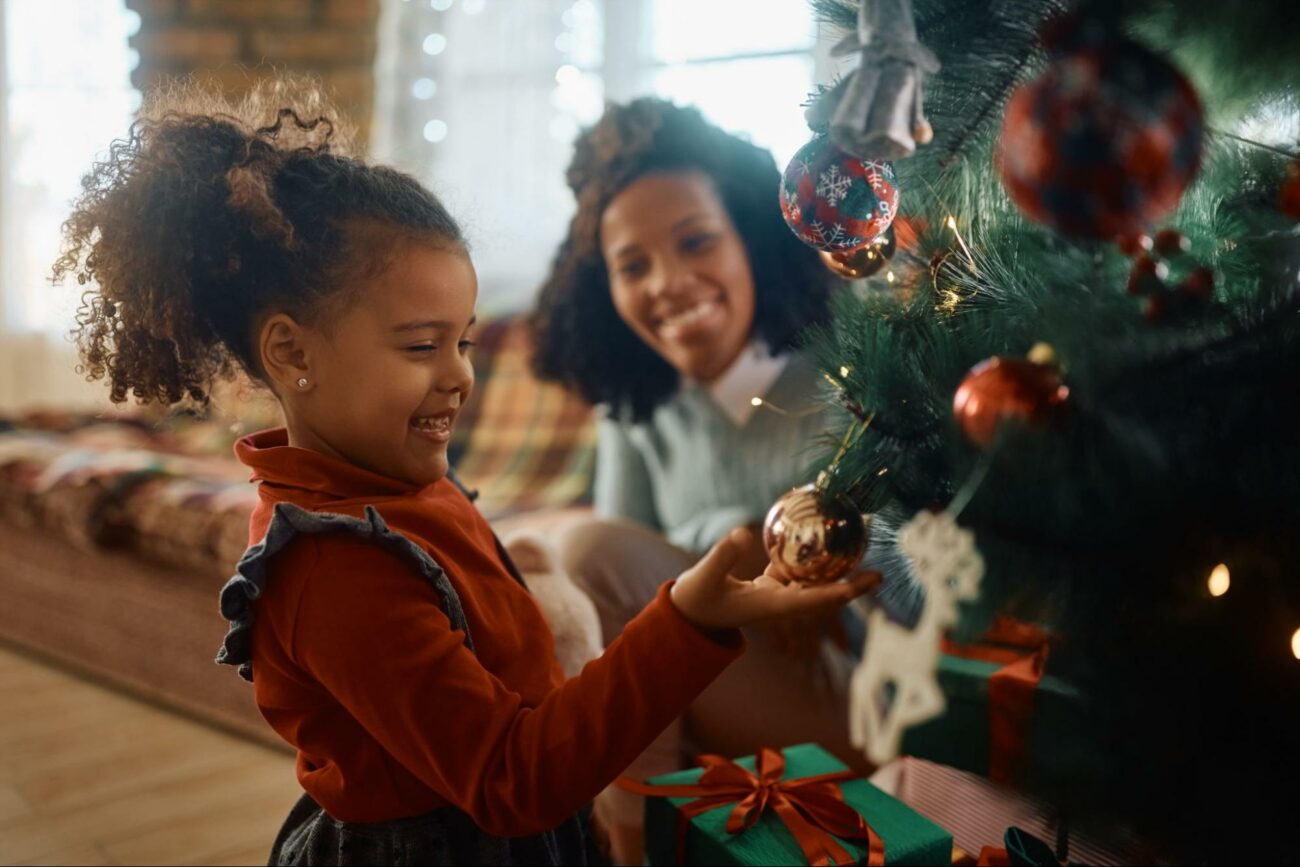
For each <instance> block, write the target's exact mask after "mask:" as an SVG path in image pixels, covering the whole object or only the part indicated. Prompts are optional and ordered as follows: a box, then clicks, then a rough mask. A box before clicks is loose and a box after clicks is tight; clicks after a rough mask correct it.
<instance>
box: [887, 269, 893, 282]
mask: <svg viewBox="0 0 1300 867" xmlns="http://www.w3.org/2000/svg"><path fill="white" fill-rule="evenodd" d="M885 279H886V280H888V281H889V282H890V283H893V282H894V279H895V278H894V272H893V271H887V272H885Z"/></svg>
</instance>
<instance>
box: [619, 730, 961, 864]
mask: <svg viewBox="0 0 1300 867" xmlns="http://www.w3.org/2000/svg"><path fill="white" fill-rule="evenodd" d="M782 755H783V756H784V757H785V772H784V774H783V776H782V778H781V779H782V780H783V781H797V780H800V779H802V778H805V777H813V776H817V775H820V774H831V773H836V772H841V771H846V770H847V768H846V766H845V765H844V764H843V763H842V762H840V761H839V760H838V759H836V758H835V757H834V756H832V755H830V754H829V753H827V752H826V751H825V750H823V749H822V748H821V747H819V746H817V745H816V744H800V745H799V746H794V747H788V748H786V749H785V750H782ZM736 764H737V765H740V766H741V767H742V768H744V769H745V770H747V771H750V772H751V773H754V772H756V765H757V762H756V759H755V757H754V756H746V757H745V758H742V759H737V760H736ZM703 773H704V769H703V768H692V769H690V770H687V771H678V772H677V773H673V774H665V775H664V776H661V777H655V778H654V779H652V780H649V781H648V783H649V785H651V786H681V785H693V784H696V783H698V782H699V780H700V777H701V776H702V775H703ZM838 785H839V788H840V791H841V793H842V794H843V800H844V803H845V804H847V805H848V806H849V807H851V808H852V809H853V810H856V811H857V812H858V813H859V814H860V815H861V816H862V817H863V818H864V819H866V821H867V824H868V825H870V827H871V829H872V830H873V831H874V832H875V833H876V834H877V835H879V837H880V839H881V841H882V842H883V843H884V850H885V863H886V864H950V863H951V862H952V835H951V834H949V833H948V832H947V831H945V830H943V829H942V828H940V827H939V826H938V825H936V824H934V823H933V822H931V821H930V820H929V819H927V818H925V817H924V816H922V815H921V814H920V813H917V812H916V811H915V810H913V809H912V808H910V807H908V806H907V805H906V804H904V803H902V802H901V801H898V800H896V799H894V798H892V797H890V796H889V795H886V794H885V793H884V792H882V791H881V790H880V789H878V788H876V787H875V786H873V785H872V784H871V783H869V782H867V781H866V780H865V779H863V778H861V777H855V778H852V779H849V780H845V781H842V782H839V783H838ZM741 797H743V796H741ZM695 800H697V798H696V797H691V796H685V797H671V796H668V797H662V796H661V797H655V796H653V795H651V796H649V797H647V798H646V808H645V834H646V863H647V864H651V865H658V867H667V865H670V864H676V863H678V852H679V849H678V845H679V836H678V835H679V832H680V831H681V829H682V823H688V824H687V825H686V827H685V839H684V844H685V845H684V852H685V855H684V862H683V863H686V864H804V863H807V859H806V858H805V856H804V854H803V850H802V849H801V848H800V846H799V844H798V842H797V841H796V839H795V837H794V835H793V834H792V833H791V832H790V830H789V828H787V826H786V824H785V822H784V821H783V820H782V819H781V817H780V816H778V815H777V813H776V812H775V811H774V810H772V809H768V810H765V811H764V812H763V814H762V816H761V817H760V818H759V819H758V821H757V822H756V823H755V824H754V825H753V826H752V827H750V828H748V829H746V830H743V831H741V832H740V833H736V834H733V833H731V832H729V831H728V830H727V818H728V816H729V814H730V813H731V812H732V810H733V808H734V807H735V806H736V804H737V803H739V800H740V798H737V800H736V801H735V802H732V803H728V804H721V805H719V806H718V807H717V808H715V809H710V810H708V811H707V812H703V813H700V814H698V815H696V816H694V817H691V818H689V819H688V818H687V817H686V816H685V815H684V814H683V813H682V812H681V808H682V807H683V806H684V805H686V804H690V803H691V802H693V801H695ZM835 839H836V840H837V841H838V842H839V843H840V845H842V846H843V847H844V849H846V850H847V851H848V852H850V853H851V854H852V856H853V859H854V860H853V863H855V864H865V863H867V856H868V854H869V846H868V844H867V842H866V841H858V840H847V839H844V838H839V837H836V838H835Z"/></svg>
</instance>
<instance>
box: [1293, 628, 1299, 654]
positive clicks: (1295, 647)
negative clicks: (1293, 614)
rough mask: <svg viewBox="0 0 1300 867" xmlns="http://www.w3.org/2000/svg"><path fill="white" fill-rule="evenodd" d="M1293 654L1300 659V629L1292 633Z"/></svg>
mask: <svg viewBox="0 0 1300 867" xmlns="http://www.w3.org/2000/svg"><path fill="white" fill-rule="evenodd" d="M1291 654H1292V655H1293V656H1294V657H1295V658H1296V659H1300V629H1297V630H1296V631H1295V632H1294V633H1293V634H1292V635H1291Z"/></svg>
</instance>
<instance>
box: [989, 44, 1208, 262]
mask: <svg viewBox="0 0 1300 867" xmlns="http://www.w3.org/2000/svg"><path fill="white" fill-rule="evenodd" d="M1071 26H1072V25H1070V24H1068V23H1067V24H1065V25H1062V26H1058V29H1057V34H1058V37H1059V34H1060V33H1061V32H1062V31H1066V32H1068V35H1067V36H1065V37H1064V38H1061V39H1060V42H1069V43H1071V44H1070V46H1069V47H1068V48H1058V50H1057V51H1056V56H1055V59H1054V60H1053V62H1052V63H1051V65H1050V66H1049V67H1048V68H1047V70H1046V71H1045V72H1044V73H1043V74H1042V75H1041V76H1040V77H1039V78H1038V79H1036V80H1034V81H1032V82H1029V83H1028V84H1025V85H1024V86H1022V87H1021V88H1020V89H1019V90H1017V91H1016V92H1015V94H1014V95H1013V96H1012V98H1011V101H1010V102H1009V103H1008V105H1007V110H1006V114H1005V116H1004V118H1003V123H1002V135H1001V139H1000V141H999V144H998V151H997V155H996V160H997V165H998V170H999V171H1000V172H1001V174H1002V181H1003V183H1004V184H1005V186H1006V189H1007V192H1008V193H1010V195H1011V198H1012V199H1013V200H1014V201H1015V203H1016V204H1017V205H1019V206H1020V208H1021V210H1023V211H1024V212H1025V214H1026V215H1028V216H1029V217H1031V218H1032V219H1034V220H1037V221H1038V222H1041V223H1045V224H1047V225H1048V226H1050V227H1052V228H1053V229H1055V230H1056V231H1058V232H1060V233H1061V234H1063V235H1070V236H1075V237H1084V238H1100V239H1111V238H1115V237H1117V236H1127V235H1134V234H1137V233H1139V232H1141V230H1142V229H1143V228H1144V227H1145V226H1147V225H1149V224H1151V223H1153V222H1155V221H1157V220H1159V219H1161V218H1162V217H1164V216H1165V215H1167V214H1168V213H1169V212H1170V211H1172V210H1173V209H1174V207H1175V206H1176V205H1177V204H1178V201H1179V199H1180V198H1182V195H1183V191H1184V190H1185V189H1186V188H1187V185H1188V184H1189V183H1190V182H1191V180H1192V178H1193V177H1194V176H1195V175H1196V170H1197V168H1198V167H1199V166H1200V160H1201V140H1202V138H1203V134H1204V121H1203V118H1202V113H1201V102H1200V99H1199V98H1198V97H1197V95H1196V91H1195V90H1193V89H1192V86H1191V84H1190V83H1189V82H1188V80H1187V78H1186V77H1185V76H1184V75H1183V74H1182V73H1181V72H1179V71H1178V70H1177V69H1176V68H1175V67H1173V66H1172V65H1170V64H1169V63H1168V62H1167V61H1166V60H1164V59H1163V58H1161V57H1159V56H1157V55H1155V54H1153V53H1152V52H1150V51H1148V50H1147V49H1146V48H1144V47H1142V46H1141V45H1138V44H1137V43H1135V42H1132V41H1130V40H1128V39H1125V38H1123V37H1122V36H1120V35H1118V34H1116V33H1113V32H1103V33H1100V34H1098V33H1097V32H1096V31H1095V30H1086V29H1085V30H1084V31H1075V32H1069V31H1070V27H1071ZM1081 34H1082V35H1081ZM1058 44H1059V43H1058Z"/></svg>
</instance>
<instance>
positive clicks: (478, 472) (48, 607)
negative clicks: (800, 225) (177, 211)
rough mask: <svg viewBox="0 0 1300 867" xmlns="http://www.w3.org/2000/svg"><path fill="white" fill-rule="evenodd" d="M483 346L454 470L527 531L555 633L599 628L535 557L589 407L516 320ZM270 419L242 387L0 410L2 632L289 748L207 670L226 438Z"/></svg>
mask: <svg viewBox="0 0 1300 867" xmlns="http://www.w3.org/2000/svg"><path fill="white" fill-rule="evenodd" d="M477 340H478V343H479V345H478V347H477V348H476V349H475V355H474V365H475V371H476V376H477V380H478V384H477V387H476V392H475V395H474V397H473V398H471V400H470V402H469V404H468V405H467V406H466V408H465V410H463V411H462V416H461V419H460V420H459V422H458V425H457V430H456V433H455V436H454V438H453V441H452V443H451V446H450V457H451V461H452V464H453V466H454V467H456V469H457V472H458V473H459V475H460V477H461V479H462V481H463V482H464V483H465V484H466V485H467V486H468V487H470V488H471V489H476V490H477V491H478V499H477V503H478V505H479V508H480V510H481V511H483V512H484V514H485V515H486V516H487V517H488V518H489V520H492V521H493V522H494V525H495V526H496V527H497V528H498V531H499V532H502V533H504V534H511V535H520V536H521V537H527V540H526V541H525V542H524V544H525V545H527V546H529V547H528V550H527V552H525V556H526V557H527V558H528V560H529V561H530V563H531V564H532V567H533V568H534V569H538V570H540V572H541V574H538V576H537V586H536V587H535V588H534V591H535V593H537V594H539V595H540V596H542V597H545V598H543V599H539V604H541V606H542V608H543V611H544V613H546V614H547V615H548V617H551V618H552V619H553V623H552V625H553V627H554V626H555V623H554V618H555V617H560V618H564V617H571V618H573V617H576V618H578V619H584V618H586V619H587V620H591V621H594V612H587V611H585V610H582V605H583V604H584V603H585V599H583V600H575V598H574V595H573V593H574V591H572V588H571V587H565V586H561V585H562V582H559V583H557V582H556V581H555V580H554V579H553V578H552V577H551V576H548V575H546V574H545V572H546V569H545V566H546V563H545V552H544V551H542V550H539V546H540V545H542V542H541V540H542V539H543V537H544V536H545V534H546V531H548V530H550V529H554V528H555V527H557V526H559V525H561V524H563V523H565V522H566V521H571V520H579V519H581V517H582V516H583V515H585V514H586V512H587V509H588V503H589V497H590V489H591V475H592V468H593V465H594V460H595V441H594V436H595V434H594V418H593V413H592V410H591V408H590V407H588V406H587V405H585V404H583V403H582V402H581V401H580V400H577V399H576V398H574V397H572V396H571V395H568V394H566V393H565V392H563V391H562V390H560V389H558V388H556V387H554V386H551V385H544V384H541V383H538V382H537V381H536V380H534V379H533V378H532V376H531V375H530V374H529V372H528V367H527V338H526V333H525V329H524V326H523V323H522V322H521V321H520V320H518V319H513V318H505V319H499V320H497V321H494V322H491V323H489V324H487V325H485V326H484V327H482V328H481V330H480V332H479V335H478V337H477ZM277 420H278V416H277V413H276V410H275V408H274V401H271V400H268V399H266V398H265V396H264V395H263V396H262V397H261V398H258V396H257V392H256V391H251V390H250V388H249V387H248V386H246V385H245V386H239V387H235V388H234V389H233V390H227V391H226V392H225V393H223V394H222V395H220V396H219V398H218V399H217V400H214V402H213V406H212V407H210V408H209V409H208V410H206V411H204V412H203V413H196V412H193V411H181V412H172V413H166V414H159V413H152V414H151V413H147V412H145V411H143V410H141V409H139V408H135V409H132V410H129V411H127V412H119V413H112V414H107V413H105V414H87V413H67V412H59V411H52V410H49V409H46V410H41V411H30V412H24V413H20V414H16V415H11V416H9V417H0V599H2V600H3V603H0V641H4V642H6V643H8V644H10V645H13V646H17V647H19V648H22V649H25V650H27V651H29V652H33V653H36V654H39V655H41V656H44V657H47V658H52V659H54V660H56V661H58V662H60V663H62V664H64V665H66V666H69V667H72V668H74V669H76V670H79V671H81V672H84V673H86V674H89V675H91V676H94V677H96V678H98V679H101V680H104V681H108V682H110V683H112V684H114V685H116V686H118V687H121V688H124V689H127V690H129V691H131V692H134V693H136V694H137V695H141V696H144V697H146V698H148V699H150V700H153V701H157V702H160V703H162V704H164V705H167V706H169V707H171V708H174V709H177V710H180V711H182V712H185V713H188V714H191V715H194V716H196V717H199V718H201V719H203V720H206V721H208V722H211V723H214V724H216V725H219V726H222V727H225V728H228V729H232V730H235V731H237V732H240V733H243V734H245V735H248V736H250V737H253V738H256V739H259V740H262V741H265V742H267V743H272V744H275V745H276V746H283V745H282V744H281V743H280V742H279V740H278V739H277V738H275V736H274V734H273V733H272V732H271V730H270V728H269V727H268V726H267V725H266V723H265V722H264V721H263V720H262V718H261V716H260V715H259V714H258V712H257V709H256V707H255V706H254V704H253V696H252V690H251V689H250V688H249V686H248V685H247V684H246V683H244V682H242V681H241V680H240V679H239V678H237V677H235V676H234V673H233V671H232V670H227V669H223V668H218V667H217V666H216V665H214V664H213V656H214V654H215V651H216V649H217V647H218V645H219V644H220V642H221V638H222V636H223V635H224V633H225V629H226V624H225V621H224V620H223V619H222V618H221V615H220V613H219V612H218V610H217V595H218V592H219V591H220V589H221V586H222V585H223V583H224V582H225V581H226V579H227V578H228V577H229V575H230V574H231V573H232V570H233V565H234V563H235V562H236V560H238V558H239V556H240V555H241V554H242V552H243V550H244V548H245V546H246V545H247V542H248V515H249V513H250V511H251V510H252V508H253V506H254V504H255V503H256V491H255V487H254V486H253V485H252V484H250V483H249V481H248V473H247V470H246V469H245V468H244V467H243V466H242V465H240V464H239V463H238V462H237V461H235V459H234V457H233V455H232V453H231V447H232V445H233V443H234V440H235V439H237V438H238V437H239V436H240V435H241V434H242V433H244V432H246V431H252V430H256V429H259V428H261V427H266V426H271V425H273V424H275V423H276V422H277ZM530 529H531V530H533V531H535V532H533V533H531V534H530V533H528V532H527V531H528V530H530ZM586 604H587V605H589V603H586ZM557 611H558V612H559V613H558V614H557V613H556V612H557ZM560 631H562V630H558V629H557V633H558V632H560ZM574 641H575V642H576V644H575V645H574V648H573V649H572V650H571V651H570V652H571V653H579V652H581V650H580V647H583V648H588V649H589V648H591V647H592V646H594V647H596V648H597V649H598V647H599V637H598V635H597V636H596V637H595V638H594V639H593V638H592V637H591V636H590V635H587V636H585V637H582V636H580V637H578V638H576V639H574ZM593 642H594V645H593ZM577 664H578V663H577V662H573V664H572V665H569V664H566V668H573V667H576V665H577Z"/></svg>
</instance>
